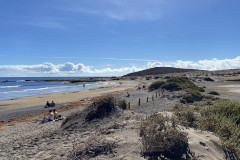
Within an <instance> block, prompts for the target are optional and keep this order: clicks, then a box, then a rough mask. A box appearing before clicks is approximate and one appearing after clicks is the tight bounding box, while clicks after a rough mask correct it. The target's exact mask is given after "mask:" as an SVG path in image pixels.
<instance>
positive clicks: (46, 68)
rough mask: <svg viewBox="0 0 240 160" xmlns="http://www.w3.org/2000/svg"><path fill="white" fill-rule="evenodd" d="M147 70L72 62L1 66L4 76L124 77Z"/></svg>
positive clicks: (0, 69)
mask: <svg viewBox="0 0 240 160" xmlns="http://www.w3.org/2000/svg"><path fill="white" fill-rule="evenodd" d="M142 69H145V68H137V67H135V66H131V67H122V68H110V67H106V68H102V69H94V68H92V67H90V66H86V65H84V64H81V63H78V64H74V63H72V62H67V63H64V64H58V65H54V64H52V63H50V62H45V63H43V64H36V65H2V66H0V71H1V72H2V73H3V74H4V72H5V74H7V73H8V72H16V73H17V72H19V73H20V72H21V73H22V72H25V73H26V74H39V75H42V74H44V75H46V74H50V75H53V74H54V75H59V76H61V75H73V74H74V75H83V76H88V75H101V76H108V75H110V76H111V75H122V74H126V73H130V72H136V71H139V70H142Z"/></svg>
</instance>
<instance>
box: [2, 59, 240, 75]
mask: <svg viewBox="0 0 240 160" xmlns="http://www.w3.org/2000/svg"><path fill="white" fill-rule="evenodd" d="M153 67H177V68H188V69H201V70H224V69H240V56H239V57H236V58H233V59H222V60H219V59H216V58H214V59H211V60H199V61H197V62H193V61H183V60H178V61H176V62H170V63H167V62H160V61H157V62H148V63H146V65H145V66H144V65H143V66H142V67H141V68H140V67H136V65H131V66H128V67H121V68H114V67H113V66H106V67H105V68H97V66H96V67H91V66H87V65H84V64H82V63H78V64H74V63H72V62H67V63H64V64H58V65H55V64H53V63H50V62H45V63H43V64H36V65H0V73H1V75H2V76H7V75H18V76H24V75H23V74H25V75H28V76H31V75H37V76H46V75H49V76H52V75H54V76H72V75H74V76H90V75H91V76H121V75H124V74H127V73H131V72H136V71H140V70H143V69H147V68H153Z"/></svg>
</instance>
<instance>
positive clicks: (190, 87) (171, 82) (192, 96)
mask: <svg viewBox="0 0 240 160" xmlns="http://www.w3.org/2000/svg"><path fill="white" fill-rule="evenodd" d="M159 88H162V89H166V90H168V91H171V92H173V91H179V90H183V91H185V92H186V95H185V96H184V97H183V99H182V100H181V102H182V103H193V102H195V101H201V100H202V99H203V98H204V96H203V95H202V94H201V92H204V91H205V90H204V89H203V88H201V87H198V86H196V85H195V84H194V83H193V82H192V81H191V80H190V79H189V78H187V77H170V78H169V79H168V80H167V81H166V82H165V81H155V82H153V83H152V84H151V85H150V86H149V88H148V89H149V91H153V90H158V89H159Z"/></svg>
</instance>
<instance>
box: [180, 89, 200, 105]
mask: <svg viewBox="0 0 240 160" xmlns="http://www.w3.org/2000/svg"><path fill="white" fill-rule="evenodd" d="M183 99H184V100H185V101H186V102H187V103H193V102H195V101H201V100H202V99H203V95H202V94H201V93H200V92H199V91H198V90H188V92H187V94H186V95H185V96H184V97H183Z"/></svg>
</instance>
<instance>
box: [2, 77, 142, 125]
mask: <svg viewBox="0 0 240 160" xmlns="http://www.w3.org/2000/svg"><path fill="white" fill-rule="evenodd" d="M137 85H138V83H137V82H130V81H125V82H122V83H121V84H120V83H119V82H109V83H107V84H105V85H102V86H98V87H93V88H89V89H81V90H73V91H67V92H57V93H51V94H43V95H35V96H29V97H21V98H15V99H11V100H2V101H0V121H8V120H9V119H11V118H13V117H19V116H24V115H29V114H36V113H39V112H44V111H48V110H49V108H44V106H45V104H46V102H47V101H49V102H51V101H52V100H53V101H54V102H55V103H56V107H55V108H56V109H60V108H62V107H63V106H66V105H67V104H68V103H74V102H80V101H82V102H84V101H87V100H89V99H90V98H93V97H96V96H101V95H104V94H107V93H110V92H120V91H124V90H125V89H128V88H133V87H135V86H137ZM50 109H52V108H50Z"/></svg>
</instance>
